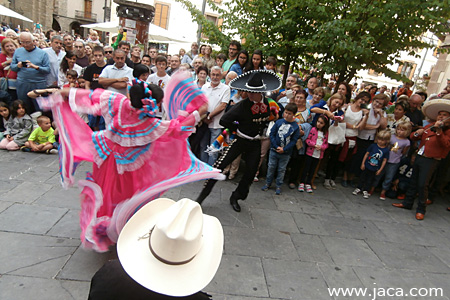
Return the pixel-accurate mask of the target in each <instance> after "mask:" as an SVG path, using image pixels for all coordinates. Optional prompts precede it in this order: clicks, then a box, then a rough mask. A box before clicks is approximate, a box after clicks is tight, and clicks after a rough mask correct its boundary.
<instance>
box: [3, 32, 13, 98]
mask: <svg viewBox="0 0 450 300" xmlns="http://www.w3.org/2000/svg"><path fill="white" fill-rule="evenodd" d="M16 49H17V44H16V42H15V41H14V40H12V39H10V38H5V39H3V41H2V53H0V78H2V77H3V78H5V77H6V78H8V93H9V94H10V95H11V97H12V100H13V101H14V100H17V93H16V79H17V73H16V72H14V71H12V70H10V65H11V61H12V58H13V55H14V52H15V51H16Z"/></svg>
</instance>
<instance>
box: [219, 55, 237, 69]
mask: <svg viewBox="0 0 450 300" xmlns="http://www.w3.org/2000/svg"><path fill="white" fill-rule="evenodd" d="M235 61H236V58H235V59H233V60H229V59H227V60H226V61H225V62H224V63H223V65H222V70H224V71H229V70H230V67H231V66H232V65H233V64H234V62H235Z"/></svg>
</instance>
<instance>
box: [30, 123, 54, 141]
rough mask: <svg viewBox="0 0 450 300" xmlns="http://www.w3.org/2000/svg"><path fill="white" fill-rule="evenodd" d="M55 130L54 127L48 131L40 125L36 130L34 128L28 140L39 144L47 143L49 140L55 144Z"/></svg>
mask: <svg viewBox="0 0 450 300" xmlns="http://www.w3.org/2000/svg"><path fill="white" fill-rule="evenodd" d="M53 131H54V130H53V128H50V129H49V130H47V131H43V130H42V128H41V127H38V128H36V129H35V130H33V132H32V133H31V135H30V137H29V138H28V140H29V141H33V142H35V143H38V144H45V143H47V142H49V143H52V144H53V143H54V142H56V139H55V135H54V134H53Z"/></svg>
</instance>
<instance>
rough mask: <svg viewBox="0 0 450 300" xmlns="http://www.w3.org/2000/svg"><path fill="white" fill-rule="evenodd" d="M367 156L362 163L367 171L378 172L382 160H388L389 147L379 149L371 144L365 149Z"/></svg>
mask: <svg viewBox="0 0 450 300" xmlns="http://www.w3.org/2000/svg"><path fill="white" fill-rule="evenodd" d="M366 152H369V155H368V156H367V159H366V161H365V163H364V165H365V167H366V169H367V170H370V171H378V170H379V169H380V168H381V164H382V163H383V159H385V158H386V159H389V147H384V148H380V147H379V146H378V145H377V144H375V143H373V144H372V145H370V146H369V148H367V151H366Z"/></svg>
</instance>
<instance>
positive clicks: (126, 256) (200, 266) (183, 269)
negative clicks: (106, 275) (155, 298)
mask: <svg viewBox="0 0 450 300" xmlns="http://www.w3.org/2000/svg"><path fill="white" fill-rule="evenodd" d="M174 203H175V201H173V200H170V199H165V198H161V199H156V200H153V201H152V202H150V203H148V204H147V205H145V206H144V207H142V208H141V209H140V210H139V211H138V212H137V213H136V214H135V215H134V216H133V217H132V218H131V219H130V220H129V221H128V222H127V224H126V225H125V227H124V228H123V229H122V231H121V233H120V236H119V240H118V242H117V253H118V256H119V260H120V263H121V264H122V266H123V268H124V270H125V271H126V272H127V274H128V275H129V276H130V277H131V278H133V279H134V280H135V281H136V282H137V283H139V284H140V285H142V286H144V287H145V288H147V289H149V290H152V291H154V292H157V293H160V294H165V295H169V296H175V297H182V296H188V295H192V294H194V293H196V292H198V291H200V290H201V289H203V288H204V287H205V286H207V285H208V284H209V282H211V280H212V279H213V278H214V275H215V274H216V271H217V269H218V268H219V265H220V260H221V258H222V251H223V239H224V238H223V230H222V226H221V224H220V222H219V220H218V219H217V218H215V217H212V216H208V215H205V214H203V243H202V247H201V249H200V251H199V252H198V253H197V255H196V256H195V257H194V259H192V260H191V261H190V262H188V263H186V264H183V265H168V264H165V263H162V262H161V261H159V260H158V259H157V258H156V257H154V256H153V254H152V253H151V251H150V249H149V245H148V242H149V239H148V233H149V231H150V229H152V228H153V226H154V225H155V224H156V222H157V220H158V218H159V216H160V215H161V213H162V212H164V211H165V210H166V209H168V208H169V207H170V206H172V205H173V204H174ZM144 236H145V237H147V238H140V237H144Z"/></svg>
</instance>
